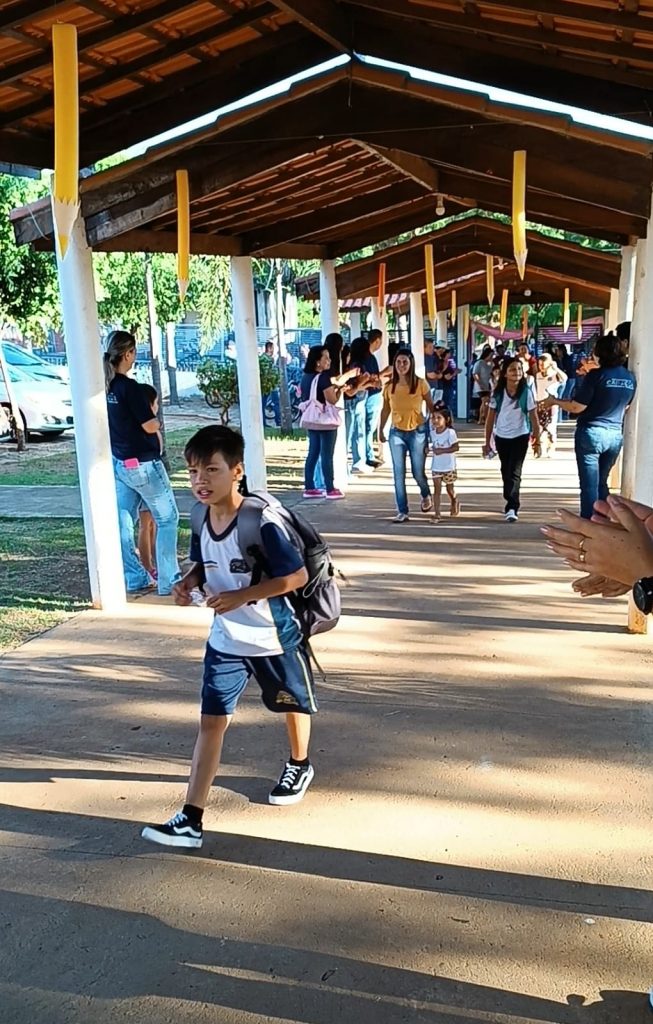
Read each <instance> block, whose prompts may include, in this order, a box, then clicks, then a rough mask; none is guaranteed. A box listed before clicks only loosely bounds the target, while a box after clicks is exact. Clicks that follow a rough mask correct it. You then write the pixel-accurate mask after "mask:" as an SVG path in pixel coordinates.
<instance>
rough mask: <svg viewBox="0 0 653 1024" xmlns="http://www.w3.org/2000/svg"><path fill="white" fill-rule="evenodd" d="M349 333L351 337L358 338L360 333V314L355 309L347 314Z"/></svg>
mask: <svg viewBox="0 0 653 1024" xmlns="http://www.w3.org/2000/svg"><path fill="white" fill-rule="evenodd" d="M349 333H350V334H351V336H352V339H353V338H360V333H361V315H360V313H359V312H358V311H357V310H356V311H355V312H351V313H350V314H349Z"/></svg>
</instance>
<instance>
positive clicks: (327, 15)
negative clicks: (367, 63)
mask: <svg viewBox="0 0 653 1024" xmlns="http://www.w3.org/2000/svg"><path fill="white" fill-rule="evenodd" d="M272 2H273V4H274V6H275V7H277V8H278V9H279V10H280V11H284V12H285V13H286V14H290V15H292V17H293V18H294V19H295V20H296V21H298V22H299V23H300V25H303V26H304V28H307V29H308V30H309V32H313V33H315V35H317V36H319V37H320V39H323V40H324V41H325V42H327V43H329V45H330V46H333V48H334V50H338V51H340V52H341V53H351V52H352V49H353V47H352V41H351V22H350V20H349V19H348V18H347V17H346V16H345V14H344V13H343V7H341V6H340V5H339V4H335V3H333V0H272Z"/></svg>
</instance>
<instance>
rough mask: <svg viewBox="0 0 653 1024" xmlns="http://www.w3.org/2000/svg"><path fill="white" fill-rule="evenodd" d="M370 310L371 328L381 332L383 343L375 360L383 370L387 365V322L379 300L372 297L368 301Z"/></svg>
mask: <svg viewBox="0 0 653 1024" xmlns="http://www.w3.org/2000/svg"><path fill="white" fill-rule="evenodd" d="M370 305H371V310H370V315H371V319H372V328H373V329H374V328H376V329H377V330H379V331H383V341H382V342H381V348H380V349H379V351H378V354H377V357H376V358H377V359H378V362H379V366H380V367H381V369H382V370H383V369H384V368H385V367H386V366H387V365H388V358H389V356H388V320H387V316H386V311H385V308H382V307H381V306H380V304H379V300H378V299H377V298H376V297H374V296H372V298H371V300H370Z"/></svg>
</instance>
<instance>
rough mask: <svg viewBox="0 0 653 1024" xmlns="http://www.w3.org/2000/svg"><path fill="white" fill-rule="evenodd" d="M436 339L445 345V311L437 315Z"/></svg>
mask: <svg viewBox="0 0 653 1024" xmlns="http://www.w3.org/2000/svg"><path fill="white" fill-rule="evenodd" d="M436 338H437V341H438V342H441V343H442V344H443V345H446V344H447V311H446V309H443V310H442V311H441V312H440V313H438V319H437V330H436Z"/></svg>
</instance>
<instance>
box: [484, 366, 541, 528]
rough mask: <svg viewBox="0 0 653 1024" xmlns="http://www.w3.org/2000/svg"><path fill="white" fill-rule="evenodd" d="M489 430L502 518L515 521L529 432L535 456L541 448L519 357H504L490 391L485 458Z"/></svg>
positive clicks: (534, 411)
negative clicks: (498, 467) (500, 486)
mask: <svg viewBox="0 0 653 1024" xmlns="http://www.w3.org/2000/svg"><path fill="white" fill-rule="evenodd" d="M493 432H494V441H495V445H496V450H497V454H498V456H499V462H500V463H501V476H502V478H503V497H504V499H505V502H506V505H505V510H504V518H505V520H506V522H507V523H516V522H517V517H518V516H519V506H520V495H519V490H520V486H521V474H522V467H523V465H524V459H525V458H526V453H527V451H528V442H529V438H530V436H531V434H532V435H533V437H534V439H535V440H534V444H533V450H534V452H535V454H536V455H539V454H540V451H541V449H540V434H541V431H540V422H539V420H538V418H537V410H536V402H535V397H534V395H533V391H532V389H531V388H530V387H529V385H528V382H527V380H526V376H525V374H524V366H523V363H522V360H521V359H520V358H519V356H513V357H511V358H508V359H505V360H504V362H503V365H502V367H501V372H500V373H499V379H498V381H497V385H496V387H495V389H494V394H493V395H492V398H491V399H490V405H489V408H488V414H487V419H486V421H485V444H484V446H483V457H484V458H486V459H487V458H491V454H490V453H491V452H492V450H493V449H492V434H493Z"/></svg>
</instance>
